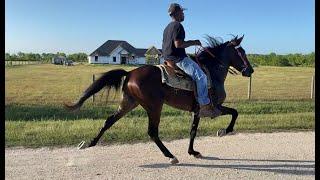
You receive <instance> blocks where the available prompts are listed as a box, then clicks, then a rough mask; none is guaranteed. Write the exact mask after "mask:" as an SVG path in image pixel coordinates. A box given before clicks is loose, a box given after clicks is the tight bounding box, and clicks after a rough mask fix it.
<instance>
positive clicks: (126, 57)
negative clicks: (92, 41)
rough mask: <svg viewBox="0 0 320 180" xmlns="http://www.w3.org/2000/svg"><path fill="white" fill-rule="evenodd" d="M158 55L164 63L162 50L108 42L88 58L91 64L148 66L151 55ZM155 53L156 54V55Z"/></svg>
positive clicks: (123, 42) (120, 42)
mask: <svg viewBox="0 0 320 180" xmlns="http://www.w3.org/2000/svg"><path fill="white" fill-rule="evenodd" d="M148 53H149V54H150V55H151V56H153V55H155V54H157V58H159V59H160V62H163V60H162V59H163V58H162V54H161V50H159V49H156V48H155V47H154V46H152V47H150V48H149V49H141V48H135V47H133V46H132V45H131V44H129V43H128V42H126V41H120V40H108V41H107V42H105V43H104V44H102V45H101V46H100V47H99V48H97V49H96V50H95V51H93V52H92V53H91V54H90V55H89V56H88V61H89V64H146V63H147V61H146V60H147V59H146V56H147V57H148V55H149V54H148ZM154 53H155V54H154Z"/></svg>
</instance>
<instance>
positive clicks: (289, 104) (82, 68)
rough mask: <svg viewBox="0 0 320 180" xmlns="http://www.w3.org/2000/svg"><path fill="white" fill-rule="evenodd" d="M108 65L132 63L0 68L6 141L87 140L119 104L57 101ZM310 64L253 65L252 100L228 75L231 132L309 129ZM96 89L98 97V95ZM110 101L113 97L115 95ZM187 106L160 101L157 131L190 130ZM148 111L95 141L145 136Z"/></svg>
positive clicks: (205, 131)
mask: <svg viewBox="0 0 320 180" xmlns="http://www.w3.org/2000/svg"><path fill="white" fill-rule="evenodd" d="M114 68H124V69H126V70H132V69H134V68H136V66H119V65H77V66H58V65H51V64H39V65H21V66H10V67H6V69H5V70H6V72H5V79H6V81H5V90H6V91H5V93H6V94H5V139H6V142H5V143H6V147H12V146H26V147H42V146H49V147H52V146H60V147H61V146H70V145H72V146H73V145H77V144H78V143H79V142H80V141H81V140H87V141H88V140H91V138H93V137H94V136H95V135H96V134H97V133H98V131H99V129H100V128H101V126H102V125H103V123H104V120H105V119H106V118H107V117H108V116H109V115H110V114H111V113H112V112H113V111H114V110H116V108H117V105H118V103H117V102H112V103H108V104H107V105H106V104H105V101H104V98H105V96H103V94H102V93H100V94H98V95H97V96H96V100H97V102H96V103H92V102H91V100H88V101H87V102H86V103H85V104H84V106H83V108H82V109H81V110H80V112H78V113H70V112H67V111H65V110H64V109H63V108H62V106H61V105H62V103H63V102H65V101H74V100H76V99H77V98H78V97H79V95H80V94H81V93H82V91H83V90H84V89H85V88H86V87H87V86H88V85H89V84H90V83H91V82H92V74H97V73H101V72H106V71H108V70H111V69H114ZM312 75H314V68H300V67H290V68H287V67H258V68H255V73H254V76H253V79H252V85H253V87H252V88H253V91H252V98H253V99H252V100H250V101H249V100H246V97H247V94H246V93H247V85H248V78H244V77H241V76H232V75H229V76H228V77H227V79H226V92H227V100H226V103H225V105H226V106H228V107H232V108H235V109H237V110H238V112H239V117H238V120H237V123H236V125H235V130H236V131H238V132H274V131H292V130H293V131H296V130H314V123H315V116H314V112H315V110H314V107H315V104H314V100H310V99H309V96H310V83H311V76H312ZM101 96H102V97H101ZM115 97H116V100H117V98H118V96H115ZM190 119H191V116H190V113H189V112H184V111H180V110H177V109H174V108H171V107H169V106H167V105H165V106H164V108H163V111H162V116H161V123H160V128H159V129H160V137H161V138H162V139H164V140H173V139H179V138H186V137H189V130H190ZM147 121H148V120H147V115H146V112H145V111H144V110H143V109H142V108H141V107H140V106H139V107H138V108H136V109H135V110H134V111H132V112H130V113H128V114H127V115H126V116H125V117H124V118H122V119H121V120H119V122H117V123H116V124H115V125H114V126H113V127H112V128H110V129H109V130H108V131H107V132H106V133H105V135H104V136H103V138H102V140H101V143H102V144H112V143H133V142H145V141H148V140H149V137H148V135H147V124H148V123H147ZM229 122H230V116H223V117H218V118H216V119H214V120H211V119H208V118H203V119H201V121H200V125H199V131H198V134H197V135H198V136H205V135H215V133H216V131H217V130H218V129H220V128H226V127H227V125H228V124H229Z"/></svg>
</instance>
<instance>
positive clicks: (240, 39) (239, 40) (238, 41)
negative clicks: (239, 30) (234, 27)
mask: <svg viewBox="0 0 320 180" xmlns="http://www.w3.org/2000/svg"><path fill="white" fill-rule="evenodd" d="M243 37H244V35H242V36H241V38H239V39H236V44H237V45H239V44H240V43H241V41H242V39H243Z"/></svg>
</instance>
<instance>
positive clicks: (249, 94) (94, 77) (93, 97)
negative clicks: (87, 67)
mask: <svg viewBox="0 0 320 180" xmlns="http://www.w3.org/2000/svg"><path fill="white" fill-rule="evenodd" d="M98 76H99V75H95V74H93V75H92V82H94V81H95V80H96V79H97V77H98ZM253 78H254V77H253V76H251V77H250V78H249V80H248V86H247V99H248V100H250V99H252V92H253V89H252V85H253V83H252V79H253ZM306 91H307V90H306ZM309 91H310V99H314V98H315V95H314V93H315V77H314V75H313V76H312V77H311V83H310V90H309ZM297 98H298V97H297ZM95 101H96V97H95V95H93V96H92V102H95Z"/></svg>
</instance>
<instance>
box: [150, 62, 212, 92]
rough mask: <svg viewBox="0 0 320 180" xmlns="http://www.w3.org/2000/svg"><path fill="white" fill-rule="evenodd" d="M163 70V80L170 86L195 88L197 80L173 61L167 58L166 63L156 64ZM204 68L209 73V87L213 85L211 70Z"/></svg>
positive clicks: (188, 89)
mask: <svg viewBox="0 0 320 180" xmlns="http://www.w3.org/2000/svg"><path fill="white" fill-rule="evenodd" d="M156 66H157V67H158V68H159V69H160V71H161V81H162V83H165V84H167V85H168V86H170V87H173V88H176V89H182V90H187V91H194V90H195V88H196V87H195V86H196V85H195V82H194V81H193V80H192V78H191V77H190V76H189V75H187V74H186V73H185V72H184V71H182V70H181V69H180V68H179V67H178V66H177V65H176V64H175V63H174V62H173V61H171V60H165V61H164V64H160V65H156ZM202 70H203V71H204V72H205V74H206V75H207V80H208V89H210V88H211V87H212V83H211V77H210V73H209V71H208V70H207V69H206V68H205V67H202Z"/></svg>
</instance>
